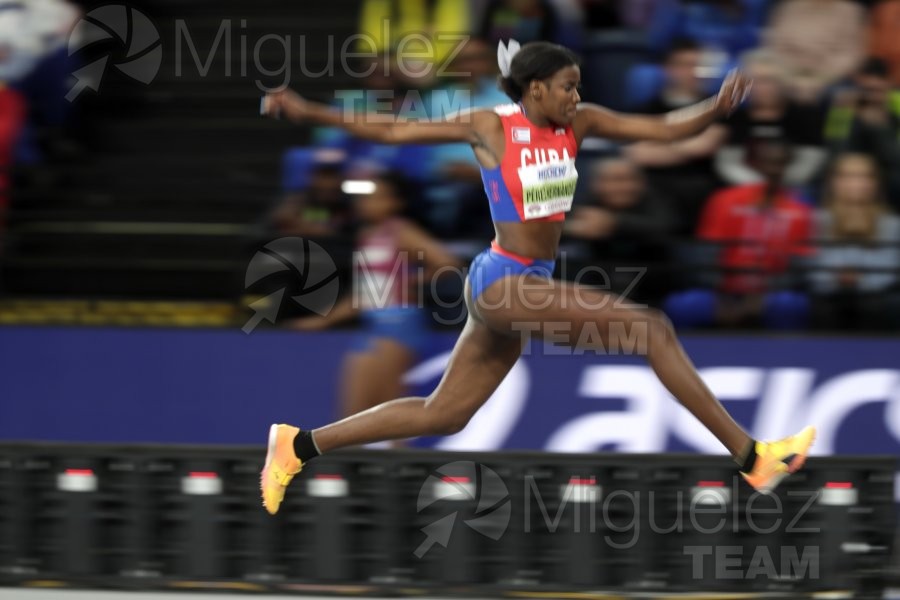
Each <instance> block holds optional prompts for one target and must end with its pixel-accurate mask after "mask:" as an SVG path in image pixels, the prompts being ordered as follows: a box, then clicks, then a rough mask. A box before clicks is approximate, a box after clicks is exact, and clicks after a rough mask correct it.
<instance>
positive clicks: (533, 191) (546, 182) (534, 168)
mask: <svg viewBox="0 0 900 600" xmlns="http://www.w3.org/2000/svg"><path fill="white" fill-rule="evenodd" d="M519 179H520V180H521V182H522V207H523V210H524V213H525V219H526V220H528V219H540V218H542V217H548V216H550V215H555V214H559V213H566V212H569V211H570V210H572V201H573V200H574V198H575V185H576V183H578V171H577V170H576V169H575V161H574V160H567V161H562V162H556V163H550V164H547V163H544V164H538V165H528V166H526V167H521V168H520V169H519Z"/></svg>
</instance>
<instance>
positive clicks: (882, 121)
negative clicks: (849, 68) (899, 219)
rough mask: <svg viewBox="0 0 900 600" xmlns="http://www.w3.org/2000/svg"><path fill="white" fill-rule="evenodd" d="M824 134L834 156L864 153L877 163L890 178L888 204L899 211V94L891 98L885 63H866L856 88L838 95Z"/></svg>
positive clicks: (894, 94)
mask: <svg viewBox="0 0 900 600" xmlns="http://www.w3.org/2000/svg"><path fill="white" fill-rule="evenodd" d="M825 132H826V136H827V138H828V141H829V142H830V144H831V146H832V149H833V150H834V151H835V152H861V153H864V154H871V155H873V156H874V157H875V158H876V159H877V160H878V163H879V165H880V167H881V170H882V172H884V173H886V174H887V183H888V194H889V200H890V201H891V202H892V203H893V207H894V209H895V210H897V209H898V208H900V93H898V92H893V97H892V89H891V84H890V81H889V80H888V76H887V66H886V65H885V63H884V61H882V60H880V59H870V60H869V61H867V62H866V64H865V65H864V66H863V68H862V70H861V71H860V73H859V74H858V75H857V76H856V78H855V85H854V87H853V88H851V89H847V90H842V91H840V92H838V93H837V94H836V95H835V100H834V104H833V106H832V108H831V111H830V112H829V115H828V121H827V127H826V131H825Z"/></svg>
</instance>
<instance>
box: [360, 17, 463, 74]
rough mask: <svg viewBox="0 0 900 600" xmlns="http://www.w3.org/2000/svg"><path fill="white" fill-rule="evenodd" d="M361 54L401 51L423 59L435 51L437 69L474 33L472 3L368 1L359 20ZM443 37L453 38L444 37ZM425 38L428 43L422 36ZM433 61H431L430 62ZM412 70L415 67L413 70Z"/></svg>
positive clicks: (434, 59) (434, 60) (432, 59)
mask: <svg viewBox="0 0 900 600" xmlns="http://www.w3.org/2000/svg"><path fill="white" fill-rule="evenodd" d="M359 30H360V34H361V36H362V37H361V38H358V41H357V51H359V52H360V53H372V52H375V53H378V54H386V53H390V52H396V51H397V50H400V51H402V52H404V53H409V57H408V58H409V61H410V64H411V65H412V62H413V60H414V59H413V55H415V56H416V57H419V58H420V57H421V54H422V53H427V52H428V50H432V49H433V51H434V54H433V58H431V59H430V60H431V61H432V62H433V65H434V66H435V69H437V68H439V67H440V66H441V64H442V63H443V61H444V60H446V59H447V58H448V57H449V56H450V55H452V54H453V52H454V51H455V50H456V48H457V46H458V45H459V39H458V38H457V37H453V39H450V38H451V36H460V35H465V34H467V33H469V32H470V31H471V30H472V17H471V14H470V11H469V3H468V2H460V1H459V0H364V2H363V4H362V9H361V11H360V17H359ZM440 34H450V35H447V36H441V35H440ZM423 35H424V36H425V41H423V40H422V38H421V37H419V36H423ZM426 60H429V59H426ZM411 68H412V67H411Z"/></svg>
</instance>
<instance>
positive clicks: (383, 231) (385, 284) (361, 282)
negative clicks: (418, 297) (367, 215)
mask: <svg viewBox="0 0 900 600" xmlns="http://www.w3.org/2000/svg"><path fill="white" fill-rule="evenodd" d="M400 226H401V224H400V221H398V220H396V219H389V220H388V221H386V222H384V223H382V224H381V225H378V226H377V227H374V228H372V229H370V230H368V231H367V232H365V233H364V234H363V235H361V236H360V238H359V243H358V247H357V252H356V254H355V256H354V259H353V269H354V278H356V282H355V283H354V286H353V287H354V288H356V290H357V294H358V297H357V300H358V302H359V304H360V306H361V307H362V309H363V310H373V309H384V308H392V307H397V306H404V305H405V304H407V303H408V302H409V272H408V270H409V265H408V264H406V257H404V256H402V254H401V252H400V248H398V244H397V235H398V230H399V228H400Z"/></svg>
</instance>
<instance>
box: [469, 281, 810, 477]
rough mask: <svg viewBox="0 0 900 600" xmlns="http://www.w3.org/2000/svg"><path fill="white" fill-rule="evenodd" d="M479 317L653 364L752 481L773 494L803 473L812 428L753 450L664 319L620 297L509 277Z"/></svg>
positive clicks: (483, 302)
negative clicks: (779, 485) (637, 356)
mask: <svg viewBox="0 0 900 600" xmlns="http://www.w3.org/2000/svg"><path fill="white" fill-rule="evenodd" d="M476 311H477V314H478V315H479V316H480V317H481V318H482V319H483V320H484V321H485V322H486V323H487V324H488V325H489V326H490V327H492V328H493V329H495V330H496V331H497V332H498V333H501V334H504V333H505V334H509V333H518V334H519V335H521V334H522V333H523V332H528V333H530V334H533V335H536V336H541V335H546V334H547V333H548V332H552V334H553V337H554V338H555V339H561V341H564V342H566V343H568V344H569V345H572V346H582V347H584V346H588V347H590V346H591V345H596V346H600V347H601V349H603V350H609V349H621V350H624V351H632V352H635V353H637V354H641V355H643V356H646V357H647V360H648V362H649V363H650V366H651V367H652V368H653V370H654V372H655V373H656V375H657V376H658V377H659V379H660V381H661V382H662V384H663V385H664V386H665V387H666V389H668V390H669V392H670V393H671V394H672V395H673V396H674V397H675V398H677V399H678V401H679V402H680V403H681V404H682V405H683V406H684V407H685V408H687V409H688V410H689V411H690V412H691V414H693V415H694V416H695V417H696V418H697V419H698V420H699V421H700V422H701V423H703V425H704V426H706V428H707V429H709V430H710V431H711V432H712V433H713V435H715V436H716V437H717V438H718V439H719V441H721V442H722V444H723V445H724V446H725V448H727V449H728V451H729V452H730V453H731V455H732V456H733V457H734V458H735V460H736V461H737V462H738V463H739V464H741V465H742V468H743V470H746V471H748V472H749V471H750V470H751V468H752V472H749V473H748V475H747V479H748V481H750V483H751V484H752V485H754V486H755V487H757V488H758V489H763V490H768V489H771V488H772V487H774V486H775V485H777V483H778V482H779V481H780V480H781V478H782V477H784V475H786V474H787V473H788V472H793V471H796V470H797V469H799V468H800V467H801V466H802V465H803V462H804V460H805V458H806V454H807V453H808V451H809V447H810V445H811V444H812V441H813V438H814V436H815V431H814V430H813V429H812V428H807V429H805V430H803V431H802V432H801V433H800V434H798V435H797V436H792V437H790V438H787V439H785V440H783V441H781V442H776V443H774V444H764V443H759V442H755V441H754V440H753V439H752V438H751V437H750V436H749V435H748V434H747V432H746V431H744V430H743V429H742V428H741V427H740V425H738V424H737V423H736V422H735V421H734V419H732V418H731V416H730V415H729V414H728V412H727V411H726V410H725V408H724V407H723V406H722V405H721V403H719V401H718V400H717V399H716V397H715V396H713V394H712V392H710V390H709V388H708V387H707V386H706V384H705V383H703V380H702V379H701V378H700V376H699V375H698V373H697V370H696V368H695V367H694V365H693V364H692V363H691V360H690V359H689V358H688V356H687V354H686V353H685V351H684V348H683V347H682V346H681V343H680V342H679V341H678V338H677V337H676V336H675V332H674V330H673V328H672V326H671V324H670V323H669V320H668V319H667V318H666V317H665V315H663V314H662V313H661V312H660V311H657V310H654V309H650V308H645V307H639V306H636V305H634V304H631V303H629V302H627V301H625V300H623V299H621V298H619V297H618V296H616V295H614V294H608V293H604V292H600V291H597V290H595V289H591V288H586V287H583V286H577V285H573V284H569V283H564V282H559V281H553V280H549V279H543V278H540V277H535V276H522V277H518V278H515V277H510V278H507V279H506V280H504V281H502V282H498V284H496V285H494V286H492V287H491V288H490V289H488V290H487V291H486V292H485V293H484V294H483V295H482V296H481V298H480V299H479V302H478V305H477V306H476Z"/></svg>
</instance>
